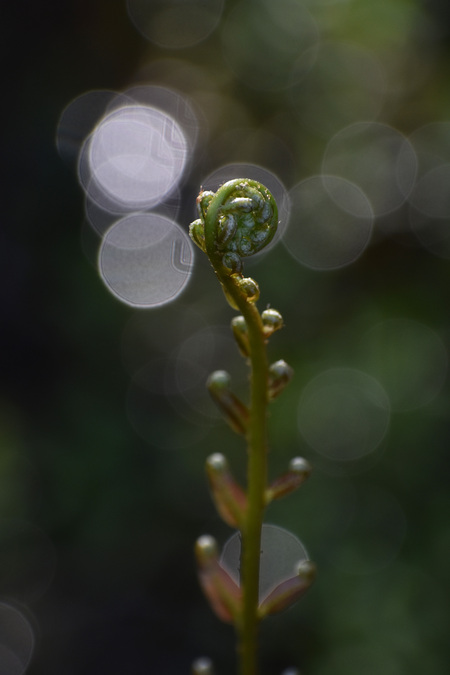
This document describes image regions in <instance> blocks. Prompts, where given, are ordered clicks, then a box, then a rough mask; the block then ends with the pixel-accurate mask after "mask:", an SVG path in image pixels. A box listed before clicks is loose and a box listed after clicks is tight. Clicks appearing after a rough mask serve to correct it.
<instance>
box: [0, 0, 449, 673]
mask: <svg viewBox="0 0 450 675" xmlns="http://www.w3.org/2000/svg"><path fill="white" fill-rule="evenodd" d="M272 4H273V5H274V6H271V4H269V3H267V2H264V1H263V0H259V1H256V0H255V1H251V0H248V1H244V2H239V3H238V2H234V1H227V2H224V3H222V2H210V3H205V2H187V1H186V2H184V3H176V2H166V3H161V2H156V1H155V2H151V1H150V0H147V2H144V0H141V2H132V1H131V0H130V2H129V3H128V6H127V5H126V3H125V1H124V0H93V1H91V2H84V1H83V0H78V1H75V0H72V1H70V0H69V2H65V3H54V2H50V1H47V2H46V1H45V0H44V1H43V2H40V3H31V2H19V3H15V4H12V3H8V5H7V6H6V5H5V7H4V8H3V11H2V15H3V22H2V23H3V29H4V30H3V46H4V48H5V50H4V56H3V62H4V71H3V74H4V84H3V91H4V94H3V109H4V112H5V120H6V121H5V122H4V124H3V130H4V134H3V144H2V145H3V152H2V156H3V161H4V170H5V172H4V179H3V185H4V187H5V192H4V196H3V204H4V215H3V218H2V228H1V235H0V236H1V241H2V245H1V255H2V265H1V273H2V276H3V282H2V284H1V286H0V288H1V294H2V315H3V329H2V342H3V344H2V355H3V358H2V371H3V373H2V404H3V405H2V411H1V416H0V438H1V446H0V448H1V449H0V671H1V672H2V673H5V675H16V674H17V673H22V672H24V669H25V667H26V664H27V662H28V660H29V658H30V656H31V654H32V656H31V663H30V665H29V667H28V670H27V672H29V673H30V674H31V675H56V674H58V675H59V674H60V673H64V674H65V675H80V674H83V675H91V674H92V675H93V674H94V673H95V674H97V673H101V674H102V675H103V674H105V675H106V674H108V675H119V674H120V675H123V674H124V673H127V674H129V675H141V674H144V673H147V674H148V673H152V674H153V673H155V674H157V675H172V674H173V675H175V674H176V675H181V673H187V672H189V669H190V664H191V662H192V660H193V659H194V658H196V657H197V656H199V655H202V654H205V655H208V656H210V657H211V658H212V659H213V660H214V662H215V664H216V668H217V673H218V675H225V674H228V673H232V672H234V669H235V656H234V636H233V632H232V629H231V628H230V627H229V626H226V625H224V624H221V623H220V622H219V621H218V620H217V619H216V618H215V617H213V616H212V614H211V612H210V610H209V608H208V607H207V604H206V601H205V600H204V598H203V597H202V595H201V592H200V590H199V588H198V584H197V580H196V572H195V567H194V561H193V552H192V551H193V543H194V541H195V539H196V537H198V536H199V535H201V534H204V533H211V534H213V535H214V536H216V537H217V538H218V540H219V541H220V542H224V541H225V540H226V539H227V537H228V536H230V534H231V532H230V531H229V530H228V528H227V527H226V526H224V525H223V524H222V523H221V521H220V519H219V518H218V516H217V515H216V513H215V511H214V507H213V505H212V503H211V501H210V498H209V495H208V490H207V486H206V481H205V477H204V461H205V458H206V457H207V456H208V454H210V453H211V452H215V451H221V452H224V453H225V454H226V455H227V456H228V457H229V460H230V462H231V463H232V465H233V468H234V470H235V473H236V474H237V475H238V476H239V477H241V478H242V479H244V467H245V457H244V453H243V447H242V443H241V441H240V439H238V438H235V437H234V436H233V434H232V432H231V431H229V430H228V429H227V428H226V426H225V424H224V423H222V422H221V421H220V419H219V418H218V417H217V416H214V413H213V412H212V407H210V406H209V402H208V400H207V398H206V395H205V394H204V389H203V383H204V380H205V379H206V376H207V374H208V372H209V371H210V370H212V369H214V368H226V369H229V370H230V371H231V372H232V374H235V376H236V380H237V381H238V382H239V377H240V378H241V381H240V382H239V386H240V385H241V384H245V369H244V364H243V363H241V362H240V357H239V355H238V353H237V350H235V348H234V345H232V343H231V342H230V333H229V332H228V325H229V321H230V319H231V317H232V316H233V312H232V310H231V309H230V308H229V307H227V305H226V303H225V302H224V301H223V298H222V297H221V291H220V289H219V288H218V287H217V285H216V284H215V281H214V278H213V275H212V273H211V271H210V269H209V267H208V264H207V263H206V261H205V260H203V259H202V258H201V256H200V254H198V255H197V254H196V256H195V266H194V271H193V275H192V278H191V280H190V282H189V285H188V286H187V288H186V290H185V292H184V293H183V294H182V295H181V296H180V297H179V298H177V300H176V301H174V302H173V303H171V304H168V305H166V306H164V307H161V308H157V309H153V310H135V309H132V308H130V307H127V306H125V305H122V304H120V303H119V302H117V300H116V299H115V298H113V296H112V295H110V294H109V293H108V291H107V290H106V288H105V286H104V285H103V283H102V282H101V280H100V279H99V275H98V272H97V269H96V251H97V249H98V245H99V239H98V237H96V236H95V234H94V233H93V232H92V230H90V229H89V226H88V225H87V224H86V222H85V214H84V201H83V193H82V190H81V189H80V187H79V184H78V181H77V175H76V171H75V170H74V168H73V166H72V167H69V166H68V165H67V163H65V162H64V161H63V159H64V158H61V157H60V156H59V155H58V152H57V149H56V140H55V139H56V137H57V133H58V129H59V126H58V124H59V120H60V116H61V114H62V112H63V110H64V109H65V108H66V106H68V105H69V104H70V103H71V101H73V100H74V99H76V97H78V96H80V95H81V94H83V93H85V92H88V91H92V90H111V91H116V92H120V91H123V90H125V89H127V88H128V87H130V86H133V85H134V84H136V83H140V84H151V85H158V86H160V87H167V88H169V89H172V90H175V91H178V92H179V93H180V94H181V96H182V97H183V100H188V101H190V102H191V104H192V105H193V109H194V110H195V111H196V113H197V115H198V117H197V119H198V131H199V140H198V142H197V146H196V148H195V151H194V152H193V154H192V157H191V158H190V163H189V166H188V169H187V170H186V172H185V174H184V176H183V181H182V183H181V185H180V190H179V197H180V199H179V205H178V206H179V213H178V216H177V222H178V223H179V224H180V225H181V226H182V227H183V228H184V229H187V226H188V224H189V222H190V221H191V220H193V218H194V217H195V209H194V204H195V197H196V194H197V192H198V189H199V186H200V185H201V184H203V183H204V181H205V179H206V177H207V176H208V175H209V174H211V172H213V171H215V170H216V169H218V168H220V167H221V166H223V165H225V164H236V163H240V162H244V163H247V164H254V165H257V166H259V167H263V168H264V169H265V170H266V171H268V172H270V174H272V175H273V176H275V177H277V179H278V180H279V181H281V183H282V184H284V186H285V187H286V189H287V190H290V191H291V196H294V197H295V198H294V199H293V212H292V214H291V222H290V229H289V232H294V234H293V235H292V234H290V235H289V236H290V237H291V244H292V246H297V245H298V247H299V250H300V251H301V250H302V249H301V246H302V243H301V238H300V239H299V240H297V235H296V234H295V233H296V232H301V225H302V223H301V222H298V224H297V222H296V220H295V219H296V217H297V216H299V217H300V215H301V209H302V208H303V206H302V204H303V202H302V195H301V194H300V193H301V190H302V189H303V188H301V187H298V186H299V185H303V186H304V184H303V183H302V181H304V180H305V179H307V178H308V177H311V176H315V175H318V174H320V173H321V172H322V158H323V156H324V153H325V152H326V150H327V148H329V147H330V146H329V141H330V139H331V138H332V137H333V136H334V134H335V133H336V132H339V131H340V130H341V129H343V128H345V127H347V126H348V125H351V124H357V123H360V122H366V121H371V122H374V121H375V122H377V123H380V124H383V125H388V127H389V128H394V129H396V130H398V131H399V132H401V133H402V134H403V135H404V136H405V137H409V138H410V141H411V146H408V147H412V148H413V152H414V153H416V154H415V155H414V157H413V159H411V160H410V164H408V165H407V170H408V171H409V172H410V173H411V172H412V174H413V176H414V177H415V180H416V183H415V184H414V187H413V185H412V183H411V185H410V186H409V188H408V190H406V189H405V190H404V192H408V194H405V195H404V199H402V200H400V201H399V202H398V203H395V205H394V206H392V208H390V210H389V212H386V213H380V215H378V216H377V217H376V218H375V221H374V226H373V232H372V236H371V240H370V243H369V245H368V246H367V248H365V250H364V251H361V253H362V254H361V255H360V256H356V255H355V261H354V262H353V264H349V265H343V266H342V267H341V266H339V265H337V267H338V269H334V270H321V269H311V267H308V266H305V265H304V264H300V262H299V260H298V257H299V256H298V255H297V257H295V256H294V257H293V256H292V255H290V254H289V252H288V250H287V248H289V246H290V244H289V241H290V240H289V237H288V239H287V241H288V244H287V246H283V244H281V243H279V244H278V245H277V246H276V247H274V248H273V249H272V250H271V252H270V253H269V255H268V256H264V257H262V258H259V259H256V260H255V261H249V263H248V265H246V271H247V272H248V274H250V275H251V276H254V277H255V278H256V279H257V280H258V282H259V284H260V287H261V300H260V306H261V307H264V306H265V305H266V304H268V303H270V305H271V306H273V307H275V308H276V309H278V310H280V311H281V312H282V314H283V316H284V319H285V323H286V327H285V329H284V330H283V331H282V332H281V333H279V334H277V335H276V336H274V338H273V339H272V341H271V344H270V355H271V358H273V360H276V359H279V358H284V359H286V360H287V361H288V363H290V364H291V365H292V366H293V367H294V369H295V379H294V381H293V382H292V384H291V385H290V387H289V389H288V390H287V391H286V392H285V393H284V394H283V397H282V398H281V399H279V401H277V402H276V403H274V405H273V411H272V415H271V419H270V425H271V447H272V451H271V456H270V461H271V474H272V475H273V476H274V477H275V476H276V475H277V473H279V472H281V471H283V470H284V468H285V467H286V465H287V463H288V462H289V460H290V458H291V457H293V456H295V455H298V454H301V455H303V456H305V457H307V458H308V459H309V460H310V461H311V463H312V464H313V465H314V467H315V470H314V473H313V475H312V477H311V479H310V481H309V482H308V483H307V484H306V485H305V486H304V487H303V488H302V489H301V491H300V492H299V493H297V494H295V495H293V496H290V497H289V498H286V500H285V501H283V502H279V503H277V504H276V505H274V506H273V507H271V509H270V510H269V512H268V514H267V521H268V522H270V523H274V524H278V525H280V526H282V527H286V528H287V529H289V530H290V531H292V532H293V533H295V534H296V535H297V536H298V537H300V538H301V540H302V542H303V544H304V545H305V546H306V547H307V550H308V552H309V554H310V556H311V558H312V559H313V560H314V561H315V562H316V563H317V565H318V568H319V575H318V579H317V582H316V584H315V586H314V587H313V588H312V589H311V591H310V592H309V593H308V595H307V596H306V597H305V598H304V599H303V600H302V601H301V602H300V603H299V604H298V605H296V606H295V607H294V608H293V609H291V610H289V611H287V612H286V613H284V614H283V615H280V616H279V617H274V618H272V619H270V620H268V621H267V622H266V623H265V624H264V626H263V628H262V637H263V640H262V652H261V653H262V667H261V672H262V674H263V675H269V674H276V673H281V671H282V670H283V669H284V668H287V667H288V666H296V667H298V668H299V669H300V671H301V673H302V675H306V674H311V675H360V674H361V673H364V675H381V674H383V675H403V674H407V675H416V674H417V675H419V673H420V674H422V673H426V674H427V675H445V674H446V673H447V672H448V662H449V656H450V654H449V649H448V631H449V627H450V606H449V592H450V586H449V581H450V578H449V564H448V561H449V555H450V528H449V524H448V523H449V516H450V494H449V490H448V481H449V461H448V441H449V428H450V427H449V412H450V391H449V385H448V377H447V354H448V350H449V346H450V322H449V318H448V308H449V306H450V305H449V301H450V297H449V296H450V291H449V288H450V285H449V269H450V253H449V248H448V244H447V238H448V235H447V232H446V230H447V228H448V226H449V222H450V213H448V214H447V210H448V203H447V202H448V195H449V194H450V190H449V187H448V186H446V185H445V176H446V171H447V169H448V166H449V165H450V132H449V131H448V127H447V126H446V124H449V122H448V120H450V95H449V92H450V87H449V76H450V51H449V49H450V10H449V6H448V4H447V3H446V2H444V1H443V0H441V1H439V0H434V1H432V0H429V1H428V2H427V1H426V0H421V1H420V0H384V1H380V2H373V1H371V0H305V1H304V2H300V0H289V1H288V0H283V1H282V2H280V3H278V2H277V3H272ZM275 5H276V7H275ZM127 9H128V11H127ZM132 19H133V20H132ZM144 34H145V35H146V36H147V37H145V35H144ZM147 38H150V39H147ZM436 122H443V123H446V124H443V125H441V126H436V125H435V123H436ZM430 124H431V125H435V126H431V127H426V128H425V131H420V132H419V131H418V130H423V129H424V126H425V125H430ZM371 128H372V127H371ZM376 128H378V129H379V127H376ZM383 128H384V127H383ZM75 132H76V129H74V133H75ZM358 152H360V153H361V154H360V155H358V156H360V157H367V155H365V154H364V153H365V152H366V150H365V149H364V148H363V147H358ZM371 157H372V156H369V157H368V165H369V169H373V172H374V173H373V178H372V175H371V174H370V171H369V178H368V180H367V185H368V187H369V189H370V187H371V185H375V187H376V186H378V185H380V184H381V186H382V188H380V189H381V192H382V195H384V194H386V192H389V189H390V187H391V182H392V181H391V179H389V180H388V181H387V182H385V183H383V180H382V179H383V164H380V165H377V161H376V156H375V159H373V158H371ZM414 158H415V159H418V165H417V166H418V169H417V173H416V168H415V166H416V165H415V159H414ZM396 161H397V160H396ZM411 167H412V168H411ZM397 168H398V167H397ZM366 169H367V167H366ZM366 169H365V170H366ZM377 170H378V174H380V172H381V183H380V175H378V176H377ZM433 171H436V172H437V173H435V174H433ZM396 176H397V179H398V172H397V174H396ZM230 177H232V176H230ZM236 177H237V176H236ZM433 177H434V178H433ZM442 180H444V182H442ZM377 181H378V182H377ZM420 181H421V182H420ZM427 181H428V182H427ZM308 185H309V184H308ZM417 185H418V186H419V187H418V188H417V187H416V186H417ZM295 186H297V187H295ZM427 186H428V188H427ZM430 186H431V187H430ZM432 188H434V191H433V189H432ZM394 192H395V191H394ZM298 194H300V197H299V199H298V200H297V201H296V199H297V197H296V195H297V196H298ZM410 195H413V197H411V198H410V199H409V200H408V199H407V197H408V196H410ZM414 195H415V197H414ZM414 199H415V201H414ZM421 200H422V201H421ZM446 200H447V201H446ZM424 203H425V206H423V204H424ZM436 203H437V204H438V206H435V205H436ZM430 204H431V206H430ZM415 207H417V208H416V209H415V210H414V208H415ZM419 207H420V208H419ZM422 207H423V208H422ZM446 209H447V210H446ZM417 218H418V219H419V225H417V222H418V221H417ZM296 227H298V228H299V229H298V230H297V229H294V230H292V228H296ZM299 236H300V235H299ZM299 242H300V243H299ZM331 254H332V252H331ZM299 255H300V254H299ZM185 363H188V367H186V368H185V367H184V366H183V364H185ZM355 371H356V372H357V374H356V375H355ZM142 373H145V382H146V383H147V384H146V386H143V385H142ZM323 373H325V374H326V377H328V380H326V378H325V380H326V381H325V385H324V380H323V379H320V378H321V377H322V374H323ZM330 373H331V374H330ZM361 373H363V375H361ZM355 377H356V380H357V383H356V384H355V381H354V378H355ZM318 378H319V379H318ZM330 378H331V379H330ZM349 378H350V379H349ZM358 378H359V379H358ZM149 382H150V383H151V385H150V386H149V385H148V383H149ZM180 382H181V383H182V384H180ZM324 386H325V388H324ZM380 387H381V389H380ZM380 391H381V394H380ZM346 397H347V398H346ZM380 397H381V398H380ZM346 401H349V402H350V404H351V406H353V407H351V409H349V408H348V406H347V405H346ZM358 405H360V407H358ZM353 433H354V436H351V438H349V440H347V435H348V434H350V435H351V434H353ZM361 443H362V444H363V445H361ZM364 444H365V445H364ZM12 616H14V617H15V618H14V620H12V619H11V617H12ZM8 617H9V618H8Z"/></svg>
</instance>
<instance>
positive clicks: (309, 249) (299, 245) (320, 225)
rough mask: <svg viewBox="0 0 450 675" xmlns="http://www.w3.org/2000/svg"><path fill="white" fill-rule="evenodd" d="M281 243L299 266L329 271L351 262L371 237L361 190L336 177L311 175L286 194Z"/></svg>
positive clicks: (369, 212)
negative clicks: (287, 212) (288, 207)
mask: <svg viewBox="0 0 450 675" xmlns="http://www.w3.org/2000/svg"><path fill="white" fill-rule="evenodd" d="M289 198H290V203H291V217H290V223H289V227H288V228H287V230H286V232H285V234H284V237H283V244H284V245H285V246H286V249H287V250H288V252H289V253H290V254H291V255H292V256H293V257H294V258H295V259H296V260H297V261H298V262H300V263H301V264H302V265H305V266H306V267H310V268H312V269H316V270H331V269H338V268H340V267H344V266H346V265H349V264H350V263H352V262H354V261H355V260H356V259H357V258H359V256H360V255H361V254H362V253H363V251H364V250H365V248H366V247H367V245H368V243H369V241H370V237H371V234H372V225H373V212H372V207H371V205H370V202H369V200H368V199H367V197H366V195H365V194H364V193H363V192H362V190H361V189H360V188H359V187H358V186H357V185H355V184H354V183H351V182H349V181H347V180H345V179H344V178H340V177H338V176H312V177H311V178H307V179H306V180H304V181H302V182H300V183H298V184H297V185H295V186H294V187H293V188H292V189H291V190H290V191H289Z"/></svg>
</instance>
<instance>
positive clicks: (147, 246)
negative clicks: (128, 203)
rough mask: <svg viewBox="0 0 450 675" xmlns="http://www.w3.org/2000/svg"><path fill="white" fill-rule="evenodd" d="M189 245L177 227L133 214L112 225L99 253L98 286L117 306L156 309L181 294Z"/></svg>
mask: <svg viewBox="0 0 450 675" xmlns="http://www.w3.org/2000/svg"><path fill="white" fill-rule="evenodd" d="M193 259H194V251H193V245H192V243H191V240H190V239H189V237H188V235H187V234H186V232H184V230H182V229H181V227H180V226H179V225H177V223H175V222H174V221H172V220H169V219H168V218H165V217H164V216H161V215H159V214H156V213H135V214H131V215H129V216H126V217H125V218H122V219H121V220H119V221H117V223H115V224H114V225H113V226H112V227H111V228H110V229H109V230H108V231H107V233H106V235H105V237H104V239H103V242H102V245H101V247H100V251H99V258H98V265H99V272H100V276H101V278H102V280H103V281H104V283H105V284H106V286H107V287H108V289H109V290H110V291H111V293H112V294H113V295H115V296H116V297H117V298H118V299H119V300H121V301H122V302H124V303H126V304H128V305H132V306H134V307H142V308H145V307H158V306H160V305H164V304H166V303H167V302H171V301H172V300H174V299H175V298H176V297H178V296H179V295H180V293H181V292H182V291H183V289H184V288H185V286H186V284H187V282H188V281H189V278H190V276H191V273H192V265H193Z"/></svg>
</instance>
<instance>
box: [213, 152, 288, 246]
mask: <svg viewBox="0 0 450 675" xmlns="http://www.w3.org/2000/svg"><path fill="white" fill-rule="evenodd" d="M235 178H250V179H251V180H256V181H258V182H259V183H261V184H262V185H264V186H265V187H266V188H267V189H268V190H269V191H270V192H271V193H272V195H273V196H274V198H275V201H276V203H277V207H278V229H277V232H276V234H275V236H274V238H273V239H272V241H271V242H270V244H268V245H267V246H266V247H265V248H264V249H263V250H262V251H260V252H259V253H256V254H255V255H254V256H252V257H253V258H255V257H256V256H258V255H264V254H265V253H267V251H269V250H270V249H271V248H272V247H273V246H275V244H277V243H278V242H279V240H280V239H281V238H282V236H283V234H284V232H285V230H286V227H287V225H288V222H289V214H290V210H291V209H290V199H289V195H288V191H287V189H286V188H285V186H284V185H283V183H282V182H281V181H280V180H279V178H278V177H277V176H276V175H275V174H274V173H273V172H272V171H269V170H268V169H265V168H264V167H261V166H257V165H256V164H247V163H245V162H239V163H235V164H226V165H225V166H221V167H220V168H219V169H216V170H215V171H213V172H212V173H210V174H209V176H207V177H206V178H205V179H204V180H203V181H202V188H203V190H212V191H213V192H216V191H217V190H218V189H219V187H220V186H221V185H223V183H226V182H227V181H229V180H233V179H235Z"/></svg>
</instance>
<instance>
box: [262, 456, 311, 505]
mask: <svg viewBox="0 0 450 675" xmlns="http://www.w3.org/2000/svg"><path fill="white" fill-rule="evenodd" d="M311 470H312V468H311V464H310V463H309V462H307V461H306V459H303V457H294V459H292V460H291V461H290V463H289V470H288V471H287V472H286V473H283V474H282V475H281V476H279V477H278V478H276V479H275V480H274V481H273V482H272V483H271V484H270V485H269V487H268V488H267V490H266V493H265V501H266V504H270V502H271V501H273V500H274V499H279V498H280V497H284V496H285V495H288V494H290V493H291V492H294V490H296V489H297V488H298V487H300V485H302V484H303V483H304V482H305V480H306V479H307V478H308V476H309V475H310V473H311Z"/></svg>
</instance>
